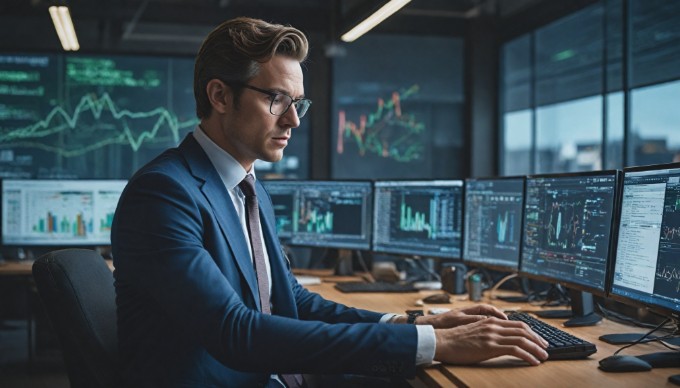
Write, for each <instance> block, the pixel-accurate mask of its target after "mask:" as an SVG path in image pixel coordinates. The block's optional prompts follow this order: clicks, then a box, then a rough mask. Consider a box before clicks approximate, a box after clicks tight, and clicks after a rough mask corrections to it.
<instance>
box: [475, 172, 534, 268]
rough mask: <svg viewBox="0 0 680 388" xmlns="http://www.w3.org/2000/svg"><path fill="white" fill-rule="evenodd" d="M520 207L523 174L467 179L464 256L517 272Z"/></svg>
mask: <svg viewBox="0 0 680 388" xmlns="http://www.w3.org/2000/svg"><path fill="white" fill-rule="evenodd" d="M523 207H524V177H507V178H500V177H499V178H471V179H467V180H466V181H465V212H464V214H465V223H464V227H463V230H464V236H465V237H464V239H463V247H464V250H463V260H464V261H465V262H466V263H468V264H470V265H473V266H479V267H485V268H490V269H496V270H500V271H507V272H517V271H518V269H519V255H520V247H521V239H522V212H523V210H524V209H523Z"/></svg>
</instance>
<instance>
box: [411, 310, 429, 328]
mask: <svg viewBox="0 0 680 388" xmlns="http://www.w3.org/2000/svg"><path fill="white" fill-rule="evenodd" d="M406 315H408V317H407V318H406V323H410V324H412V325H413V324H415V323H416V318H418V317H422V316H423V315H425V314H424V313H423V310H406Z"/></svg>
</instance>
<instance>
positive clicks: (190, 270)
mask: <svg viewBox="0 0 680 388" xmlns="http://www.w3.org/2000/svg"><path fill="white" fill-rule="evenodd" d="M173 175H174V174H166V173H158V172H151V173H146V174H144V175H142V176H139V177H136V178H134V179H133V180H131V181H130V183H129V184H128V187H127V188H126V190H125V192H124V194H123V196H122V198H121V201H120V204H119V207H118V210H117V213H116V217H115V221H114V227H113V232H112V244H113V247H114V252H113V254H114V260H115V266H116V271H117V272H118V274H117V282H118V281H119V280H120V281H121V282H122V283H125V284H127V287H130V288H134V289H135V290H138V291H139V292H141V293H143V294H145V295H148V298H149V299H150V300H152V301H153V306H152V308H153V309H157V310H159V311H160V312H162V313H163V315H165V316H167V317H168V324H169V325H176V326H177V327H179V328H180V329H181V330H182V331H183V332H184V333H186V335H187V336H188V338H189V339H190V340H192V341H196V342H197V343H200V344H201V345H202V346H203V347H205V348H206V349H207V350H208V352H209V353H210V354H211V355H212V356H213V357H214V358H216V359H217V360H219V361H220V362H221V363H223V364H225V365H227V366H229V367H231V368H234V369H239V370H242V371H247V372H274V373H359V374H371V375H402V376H406V377H412V376H414V375H415V354H416V345H417V333H416V329H415V327H413V326H412V325H382V324H375V323H355V324H349V323H340V322H366V321H371V320H372V319H373V318H371V317H372V315H371V314H375V313H368V312H366V314H364V313H362V312H361V311H358V312H357V311H351V310H353V309H348V308H346V307H344V306H341V305H337V304H334V303H332V302H328V301H325V300H323V298H321V297H319V296H318V295H315V294H311V293H308V292H307V291H305V290H302V288H301V287H300V286H299V285H297V283H295V284H296V287H297V288H296V289H295V290H294V292H295V294H296V295H297V296H299V298H300V299H299V304H300V307H299V310H300V311H302V312H303V319H304V320H300V319H291V318H286V317H281V316H271V315H264V314H261V313H259V312H258V311H256V310H253V309H251V308H249V307H248V306H246V305H245V304H244V303H243V301H242V299H241V298H240V296H239V293H237V292H236V289H237V288H238V287H242V286H241V284H234V282H233V281H230V280H229V279H228V278H227V277H225V275H224V274H223V273H222V272H221V271H220V268H218V265H217V264H216V261H215V258H213V257H211V255H210V253H209V252H208V251H207V250H206V249H205V248H204V241H203V239H204V233H203V231H204V229H205V228H213V227H216V226H215V225H211V223H214V217H213V215H212V214H211V212H212V210H211V209H209V208H206V207H205V206H202V205H201V204H200V203H199V201H198V200H197V199H196V198H195V195H196V194H195V193H194V194H193V195H192V194H190V189H188V188H187V187H185V186H184V185H183V183H182V182H180V181H178V180H177V179H176V178H175V177H174V176H173ZM290 276H292V275H290V274H289V277H290ZM320 310H324V315H328V313H332V310H334V311H336V312H337V314H338V319H336V320H334V321H335V322H338V323H332V324H331V323H327V322H321V321H319V320H315V319H314V317H315V315H314V313H312V311H320Z"/></svg>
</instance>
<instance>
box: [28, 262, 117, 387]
mask: <svg viewBox="0 0 680 388" xmlns="http://www.w3.org/2000/svg"><path fill="white" fill-rule="evenodd" d="M33 277H34V279H35V284H36V286H37V289H38V294H39V295H40V298H41V299H42V301H43V304H44V306H45V309H46V311H47V315H48V317H49V319H50V321H51V322H52V326H53V327H54V329H55V331H56V332H57V336H58V338H59V341H60V342H61V346H62V351H63V355H64V360H65V362H66V369H67V372H68V377H69V381H70V382H71V387H74V388H79V387H114V386H116V385H118V384H117V380H116V375H117V374H116V365H117V360H118V355H117V353H118V335H117V322H116V293H115V290H114V287H113V274H112V272H111V270H110V269H109V267H108V266H107V265H106V262H105V261H104V259H103V258H102V257H101V256H100V255H99V254H98V253H96V252H95V251H92V250H87V249H63V250H58V251H53V252H50V253H47V254H45V255H43V256H41V257H39V258H38V259H37V260H36V261H35V263H33Z"/></svg>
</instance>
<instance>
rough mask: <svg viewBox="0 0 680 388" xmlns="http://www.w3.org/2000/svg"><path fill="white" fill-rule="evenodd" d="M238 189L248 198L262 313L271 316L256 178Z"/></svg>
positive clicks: (248, 223)
mask: <svg viewBox="0 0 680 388" xmlns="http://www.w3.org/2000/svg"><path fill="white" fill-rule="evenodd" d="M238 187H239V188H240V189H241V191H242V192H243V195H245V196H246V210H247V211H248V217H247V225H248V235H249V236H250V248H251V252H252V253H253V264H254V265H255V273H256V274H257V288H258V290H259V291H260V306H261V307H262V312H263V313H265V314H271V313H272V312H271V308H270V306H269V277H268V276H267V267H266V264H265V263H264V252H263V251H262V249H263V246H264V245H263V244H262V234H260V227H259V226H260V210H259V207H258V206H257V197H256V196H255V178H253V176H252V175H250V174H248V175H246V177H245V179H243V180H242V181H241V183H239V184H238Z"/></svg>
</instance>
